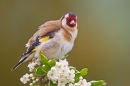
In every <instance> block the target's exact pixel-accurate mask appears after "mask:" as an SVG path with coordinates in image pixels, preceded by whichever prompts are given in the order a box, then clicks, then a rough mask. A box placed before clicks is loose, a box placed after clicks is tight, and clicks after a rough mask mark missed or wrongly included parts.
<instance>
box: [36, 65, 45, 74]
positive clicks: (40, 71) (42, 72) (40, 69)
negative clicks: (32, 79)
mask: <svg viewBox="0 0 130 86" xmlns="http://www.w3.org/2000/svg"><path fill="white" fill-rule="evenodd" d="M44 74H46V73H45V72H44V71H43V70H42V67H41V66H39V67H38V68H37V69H36V71H35V75H37V76H43V75H44Z"/></svg>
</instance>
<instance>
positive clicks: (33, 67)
mask: <svg viewBox="0 0 130 86" xmlns="http://www.w3.org/2000/svg"><path fill="white" fill-rule="evenodd" d="M35 66H36V63H35V62H30V63H29V64H28V68H29V70H30V72H32V71H33V70H34V69H35Z"/></svg>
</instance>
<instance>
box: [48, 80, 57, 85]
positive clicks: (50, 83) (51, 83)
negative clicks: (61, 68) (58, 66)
mask: <svg viewBox="0 0 130 86" xmlns="http://www.w3.org/2000/svg"><path fill="white" fill-rule="evenodd" d="M49 86H57V84H55V83H53V82H52V81H49Z"/></svg>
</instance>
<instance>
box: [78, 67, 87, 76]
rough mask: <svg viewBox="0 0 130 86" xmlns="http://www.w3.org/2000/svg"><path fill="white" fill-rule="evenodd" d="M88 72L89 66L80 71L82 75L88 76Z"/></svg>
mask: <svg viewBox="0 0 130 86" xmlns="http://www.w3.org/2000/svg"><path fill="white" fill-rule="evenodd" d="M87 73H88V69H87V68H84V69H82V70H81V71H80V75H81V76H86V75H87Z"/></svg>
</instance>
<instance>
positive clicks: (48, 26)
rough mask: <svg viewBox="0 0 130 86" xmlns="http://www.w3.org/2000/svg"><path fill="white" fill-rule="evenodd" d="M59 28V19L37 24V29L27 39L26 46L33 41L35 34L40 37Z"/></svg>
mask: <svg viewBox="0 0 130 86" xmlns="http://www.w3.org/2000/svg"><path fill="white" fill-rule="evenodd" d="M60 28H61V21H60V20H55V21H48V22H46V23H44V24H43V25H41V26H39V28H38V29H39V30H38V31H37V32H36V33H35V34H34V35H33V36H32V37H31V38H30V39H29V40H28V43H27V44H26V47H28V48H29V47H30V46H31V45H32V44H33V43H34V42H35V40H36V38H37V36H39V37H40V38H42V37H44V36H46V35H47V34H50V33H51V32H53V31H56V30H59V29H60ZM52 36H53V35H52Z"/></svg>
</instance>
